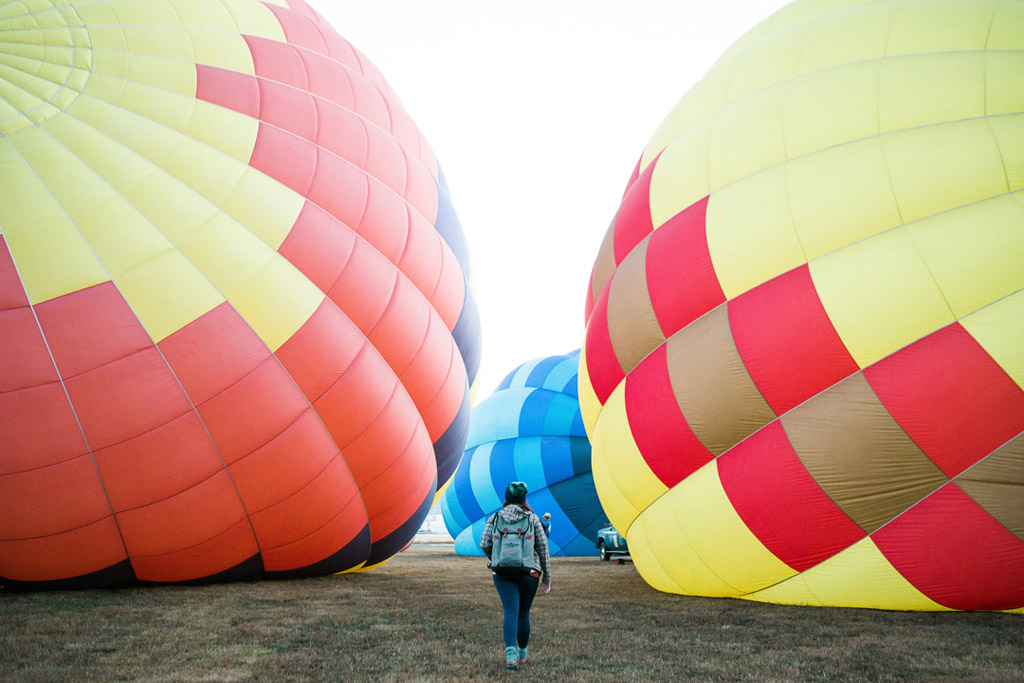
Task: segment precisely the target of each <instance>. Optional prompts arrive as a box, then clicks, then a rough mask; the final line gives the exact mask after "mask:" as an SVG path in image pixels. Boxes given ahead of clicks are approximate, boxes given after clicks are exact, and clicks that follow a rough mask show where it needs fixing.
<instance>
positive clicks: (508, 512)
mask: <svg viewBox="0 0 1024 683" xmlns="http://www.w3.org/2000/svg"><path fill="white" fill-rule="evenodd" d="M498 514H499V515H501V518H502V519H503V520H505V521H506V522H508V523H509V524H512V523H514V522H518V521H519V520H521V519H522V518H523V517H526V515H527V512H526V510H524V509H523V508H521V507H519V506H518V505H516V504H514V503H511V504H509V505H506V506H505V507H503V508H501V509H500V510H498Z"/></svg>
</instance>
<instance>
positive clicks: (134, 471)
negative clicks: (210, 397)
mask: <svg viewBox="0 0 1024 683" xmlns="http://www.w3.org/2000/svg"><path fill="white" fill-rule="evenodd" d="M95 458H96V467H97V468H98V469H99V472H100V476H102V477H103V484H104V485H105V486H106V489H107V495H109V496H110V502H111V504H112V505H113V507H114V510H115V511H116V512H122V511H124V510H130V509H132V508H137V507H142V506H144V505H148V504H150V503H154V502H156V501H159V500H162V499H164V498H169V497H170V496H173V495H175V494H178V493H181V492H182V491H184V490H185V489H187V488H189V487H190V486H195V485H196V484H198V483H199V482H201V481H203V480H205V479H209V478H210V477H211V476H213V475H214V474H215V473H216V472H218V471H220V470H221V469H222V468H223V464H222V463H221V461H220V457H219V456H218V455H217V450H216V449H215V448H214V447H213V443H212V442H211V441H210V435H209V434H207V433H206V430H205V429H204V428H203V424H202V422H201V421H200V420H199V416H198V415H196V414H195V413H194V412H191V411H190V412H188V413H186V414H185V415H182V416H181V417H179V418H178V419H176V420H172V421H171V422H168V423H167V424H165V425H163V426H162V427H158V428H157V429H154V430H153V431H150V432H146V433H145V434H140V435H139V436H137V437H135V438H132V439H128V440H127V441H122V442H120V443H117V444H114V445H113V446H109V447H107V448H103V449H100V450H98V451H96V453H95Z"/></svg>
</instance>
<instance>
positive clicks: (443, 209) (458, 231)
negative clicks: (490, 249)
mask: <svg viewBox="0 0 1024 683" xmlns="http://www.w3.org/2000/svg"><path fill="white" fill-rule="evenodd" d="M434 182H435V185H437V219H436V220H435V221H434V229H435V230H437V232H438V234H439V235H441V239H443V240H444V241H445V243H446V244H447V245H448V246H449V247H450V248H451V250H452V253H454V254H455V258H456V259H458V261H459V265H460V266H461V267H462V272H463V273H465V274H466V277H467V278H468V277H469V246H468V245H467V244H466V235H465V233H464V232H462V223H461V222H460V221H459V217H458V215H457V214H456V213H455V207H454V206H453V205H452V199H451V196H450V195H449V194H448V188H447V187H446V183H445V182H444V175H443V174H442V176H441V178H440V179H438V180H436V181H434Z"/></svg>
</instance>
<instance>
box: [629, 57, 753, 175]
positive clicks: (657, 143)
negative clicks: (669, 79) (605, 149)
mask: <svg viewBox="0 0 1024 683" xmlns="http://www.w3.org/2000/svg"><path fill="white" fill-rule="evenodd" d="M734 65H735V54H734V53H727V54H726V55H724V56H723V57H722V58H721V59H719V60H718V62H717V63H716V64H715V66H714V67H712V69H711V71H709V72H708V74H707V75H706V76H704V78H702V79H701V80H700V81H698V82H697V84H696V85H694V86H693V87H692V88H691V89H690V91H689V92H687V93H686V96H685V97H683V98H682V99H681V100H680V101H679V103H678V104H676V106H675V107H673V108H672V111H671V112H669V114H668V116H667V117H665V120H664V121H663V122H662V123H661V125H660V126H659V127H658V130H656V131H655V133H654V136H653V137H652V138H651V140H650V142H648V143H647V147H646V148H645V149H644V153H643V156H642V157H641V162H640V163H641V166H640V168H641V170H643V169H644V168H646V167H647V166H648V165H650V163H651V162H652V161H654V158H655V157H656V156H658V154H659V153H660V152H661V151H662V150H665V148H667V147H668V146H669V145H670V144H672V143H673V141H675V139H676V138H677V137H679V135H680V133H681V132H683V131H687V130H688V129H689V128H690V127H691V126H694V125H695V124H697V123H698V122H701V119H703V118H705V117H707V116H708V115H709V114H711V112H713V111H715V110H716V109H718V108H719V107H720V106H722V105H723V104H725V102H726V98H727V95H728V90H729V73H730V72H731V70H732V68H733V66H734ZM701 123H702V125H705V126H706V122H701ZM705 146H706V142H705ZM700 162H701V164H702V165H703V164H704V163H705V158H704V154H703V153H702V154H701V157H700ZM659 163H661V162H659Z"/></svg>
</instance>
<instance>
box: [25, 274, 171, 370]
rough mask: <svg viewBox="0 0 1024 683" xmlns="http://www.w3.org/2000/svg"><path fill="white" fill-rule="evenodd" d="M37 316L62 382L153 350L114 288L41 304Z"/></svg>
mask: <svg viewBox="0 0 1024 683" xmlns="http://www.w3.org/2000/svg"><path fill="white" fill-rule="evenodd" d="M35 310H36V315H37V316H38V318H39V325H40V327H41V328H42V330H43V336H45V337H46V343H47V344H48V345H49V347H50V352H51V353H52V354H53V357H54V360H55V361H56V363H57V368H58V370H59V371H60V374H61V376H62V377H65V378H67V377H71V376H73V375H78V374H81V373H83V372H85V371H87V370H92V369H94V368H98V367H99V366H101V365H105V364H107V363H110V362H111V361H115V360H117V359H119V358H124V357H126V356H129V355H131V354H133V353H136V352H138V351H141V350H142V349H145V348H151V347H152V346H153V342H152V341H151V340H150V338H149V335H148V334H147V333H146V330H145V329H144V328H143V327H142V324H141V323H140V322H139V321H138V319H136V317H135V314H134V313H133V312H132V310H131V308H129V307H128V304H127V303H126V302H125V300H124V298H123V297H122V296H121V293H120V292H118V291H117V288H116V287H115V286H114V283H112V282H104V283H102V284H99V285H95V286H93V287H88V288H86V289H81V290H78V291H77V292H72V293H71V294H65V295H64V296H59V297H57V298H56V299H50V300H49V301H44V302H43V303H41V304H38V305H37V306H36V307H35Z"/></svg>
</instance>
